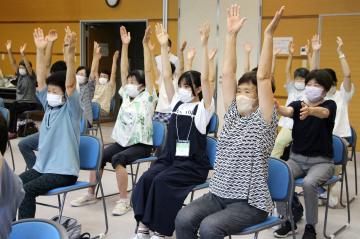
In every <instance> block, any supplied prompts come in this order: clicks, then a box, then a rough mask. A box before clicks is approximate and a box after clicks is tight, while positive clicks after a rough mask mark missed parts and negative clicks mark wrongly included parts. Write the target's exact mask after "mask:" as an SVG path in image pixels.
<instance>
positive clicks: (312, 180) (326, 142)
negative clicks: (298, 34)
mask: <svg viewBox="0 0 360 239" xmlns="http://www.w3.org/2000/svg"><path fill="white" fill-rule="evenodd" d="M305 84H306V87H305V98H304V101H293V102H291V103H290V104H289V105H288V106H287V107H284V106H279V105H278V104H277V109H278V112H279V114H280V115H282V116H285V117H290V118H292V119H293V120H294V126H293V131H292V137H293V145H292V148H291V152H290V157H289V161H288V164H289V167H290V169H291V171H292V173H293V175H294V178H299V177H304V200H305V211H306V222H307V224H306V226H305V232H304V235H303V237H302V238H303V239H313V238H316V232H315V224H316V223H317V222H318V200H317V199H318V187H319V186H320V185H322V184H323V183H325V182H326V181H327V180H328V179H329V178H330V177H331V176H332V175H333V174H334V164H333V161H332V157H333V149H332V131H333V128H334V124H335V116H336V103H335V102H334V101H333V100H325V99H324V97H325V96H326V93H327V92H328V91H329V90H330V88H331V76H330V75H329V74H328V73H327V72H326V71H324V70H313V71H311V72H310V73H309V75H308V76H307V77H306V80H305ZM283 209H284V208H283V207H282V206H280V205H278V211H279V213H280V214H281V215H285V212H284V211H283ZM295 227H296V226H295ZM290 233H291V226H290V223H289V222H287V223H286V224H285V225H284V226H283V227H281V228H280V229H278V230H276V231H275V232H274V235H275V237H285V236H287V235H289V234H290Z"/></svg>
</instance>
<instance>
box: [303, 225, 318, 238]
mask: <svg viewBox="0 0 360 239" xmlns="http://www.w3.org/2000/svg"><path fill="white" fill-rule="evenodd" d="M302 239H316V232H315V228H314V227H313V226H312V225H310V224H306V226H305V231H304V235H303V237H302Z"/></svg>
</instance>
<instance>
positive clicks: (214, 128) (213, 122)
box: [208, 113, 219, 138]
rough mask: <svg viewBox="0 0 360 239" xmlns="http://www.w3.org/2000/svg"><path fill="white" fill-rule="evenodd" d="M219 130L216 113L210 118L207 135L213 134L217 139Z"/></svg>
mask: <svg viewBox="0 0 360 239" xmlns="http://www.w3.org/2000/svg"><path fill="white" fill-rule="evenodd" d="M218 128H219V117H218V115H217V114H216V113H214V114H213V116H211V119H210V122H209V125H208V134H213V135H214V137H215V138H217V133H218Z"/></svg>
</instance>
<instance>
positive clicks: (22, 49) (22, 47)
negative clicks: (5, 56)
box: [20, 43, 26, 55]
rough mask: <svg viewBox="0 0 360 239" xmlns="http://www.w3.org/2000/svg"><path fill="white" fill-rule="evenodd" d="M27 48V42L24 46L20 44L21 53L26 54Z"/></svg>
mask: <svg viewBox="0 0 360 239" xmlns="http://www.w3.org/2000/svg"><path fill="white" fill-rule="evenodd" d="M25 49H26V43H25V44H24V45H22V46H20V54H21V55H24V54H25Z"/></svg>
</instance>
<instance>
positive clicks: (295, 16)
mask: <svg viewBox="0 0 360 239" xmlns="http://www.w3.org/2000/svg"><path fill="white" fill-rule="evenodd" d="M273 17H274V16H262V19H273ZM299 18H319V15H292V16H282V17H281V19H299Z"/></svg>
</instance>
